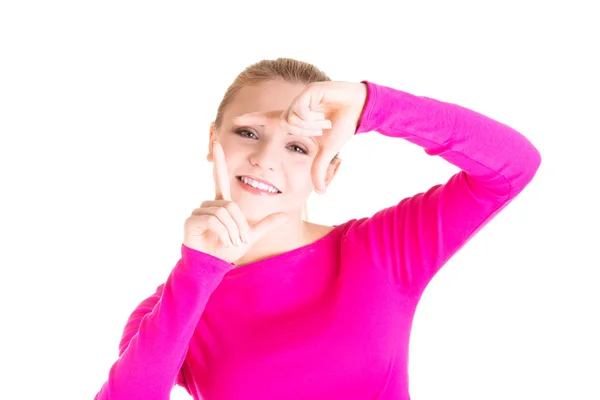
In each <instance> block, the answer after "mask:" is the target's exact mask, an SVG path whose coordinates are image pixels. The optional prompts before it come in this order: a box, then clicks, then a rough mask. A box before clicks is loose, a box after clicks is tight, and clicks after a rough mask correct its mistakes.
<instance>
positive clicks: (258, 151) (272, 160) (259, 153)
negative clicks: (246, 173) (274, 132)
mask: <svg viewBox="0 0 600 400" xmlns="http://www.w3.org/2000/svg"><path fill="white" fill-rule="evenodd" d="M280 153H281V149H278V147H277V143H276V140H265V139H263V140H262V141H261V142H260V144H259V145H258V146H256V147H254V151H253V152H252V153H251V154H250V163H252V164H253V165H256V166H257V167H260V168H261V169H265V170H270V171H276V170H277V169H278V166H279V163H280V156H281V154H280Z"/></svg>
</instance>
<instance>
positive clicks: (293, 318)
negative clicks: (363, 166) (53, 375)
mask: <svg viewBox="0 0 600 400" xmlns="http://www.w3.org/2000/svg"><path fill="white" fill-rule="evenodd" d="M365 83H366V84H367V87H368V95H367V101H366V104H365V108H364V110H363V113H362V116H361V120H360V125H359V127H358V129H357V132H356V133H357V134H358V133H362V132H370V131H377V132H379V133H381V134H383V135H386V136H390V137H395V138H402V139H405V140H407V141H409V142H411V143H414V144H416V145H418V146H421V147H423V148H424V150H425V153H426V154H428V155H430V156H434V155H439V156H440V157H442V158H444V159H445V160H446V161H448V162H450V163H452V164H454V165H456V166H457V167H459V168H460V169H461V171H459V172H457V173H456V174H454V175H453V176H451V177H450V179H449V180H448V181H447V182H446V183H444V184H439V185H435V186H433V187H431V188H429V189H428V190H427V191H426V192H423V193H418V194H415V195H414V196H412V197H408V198H404V199H402V200H401V201H400V202H399V203H398V204H396V205H393V206H392V207H389V208H386V209H383V210H381V211H379V212H377V213H375V214H374V215H373V216H371V217H369V218H361V219H352V220H350V221H347V222H345V223H343V224H341V225H337V226H336V227H335V228H334V229H333V230H332V231H331V232H330V233H328V234H327V235H326V236H324V237H323V238H321V239H319V240H317V241H316V242H314V243H311V244H308V245H306V246H303V247H300V248H297V249H295V250H292V251H290V252H287V253H285V254H281V255H277V256H274V257H271V258H268V259H264V260H261V261H257V262H254V263H251V264H247V265H243V266H240V267H237V268H234V265H232V264H230V263H228V262H226V261H223V260H221V259H219V258H216V257H213V256H211V255H209V254H206V253H203V252H200V251H196V250H193V249H190V248H188V247H186V246H185V245H183V244H182V246H181V258H180V259H179V261H178V262H177V264H176V265H175V267H174V268H173V270H172V271H171V273H170V275H169V276H168V278H167V280H166V282H165V283H163V284H161V285H160V286H158V288H157V289H156V292H155V293H154V294H153V295H151V296H150V297H148V298H147V299H145V300H144V301H142V302H141V303H140V304H139V306H138V307H137V308H136V309H135V310H134V311H133V313H132V314H131V316H130V318H129V319H128V321H127V324H126V326H125V329H124V332H123V336H122V339H121V342H120V345H119V358H118V360H117V361H116V362H115V363H114V364H113V365H112V367H111V368H110V371H109V374H108V380H107V381H106V382H105V383H104V385H103V386H102V388H101V389H100V391H99V392H98V394H97V395H96V397H95V399H96V400H109V399H110V400H136V399H140V400H154V399H155V400H159V399H168V398H169V396H170V392H171V389H172V388H173V387H174V385H176V384H179V385H181V386H183V387H184V388H185V389H186V390H187V391H188V392H189V393H190V394H191V396H192V397H193V398H194V399H204V400H217V399H218V400H233V399H236V400H237V399H246V400H249V399H312V400H317V399H327V400H331V399H379V400H384V399H390V400H391V399H394V400H398V399H401V400H408V399H410V395H409V390H408V387H409V380H408V349H409V338H410V331H411V325H412V321H413V316H414V313H415V310H416V307H417V303H418V301H419V298H420V297H421V295H422V293H423V291H424V289H425V287H426V286H427V284H428V283H429V282H430V281H431V279H432V278H433V276H434V275H435V274H436V273H437V271H438V270H439V269H440V268H441V267H442V266H443V265H444V264H445V263H446V262H447V261H448V259H449V258H450V257H452V255H454V254H455V253H456V252H457V251H458V250H459V249H460V248H461V247H462V246H463V245H464V244H465V243H466V242H467V241H468V240H470V238H471V237H473V235H474V234H475V233H477V232H478V231H479V230H480V229H481V228H482V227H483V226H485V225H486V224H487V222H489V221H490V220H491V219H492V218H493V217H494V216H495V215H497V214H498V212H499V211H500V210H502V209H503V208H504V207H506V205H507V204H509V203H510V202H511V200H512V199H514V198H515V196H517V195H518V194H519V193H520V192H521V191H522V190H523V188H524V187H525V186H526V185H527V184H528V183H529V182H530V181H531V180H532V179H533V176H534V175H535V173H536V171H537V169H538V167H539V165H540V162H541V156H540V153H539V152H538V151H537V149H536V148H535V147H534V146H533V145H532V144H531V143H530V142H529V141H528V140H527V139H526V138H525V137H524V136H523V135H522V134H520V133H519V132H517V131H515V130H514V129H512V128H510V127H508V126H507V125H504V124H502V123H499V122H497V121H494V120H492V119H490V118H488V117H486V116H484V115H481V114H479V113H477V112H474V111H471V110H469V109H467V108H464V107H461V106H458V105H456V104H452V103H445V102H441V101H438V100H434V99H431V98H428V97H421V96H415V95H412V94H409V93H406V92H403V91H400V90H396V89H393V88H389V87H385V86H381V85H376V84H373V83H371V82H366V81H365Z"/></svg>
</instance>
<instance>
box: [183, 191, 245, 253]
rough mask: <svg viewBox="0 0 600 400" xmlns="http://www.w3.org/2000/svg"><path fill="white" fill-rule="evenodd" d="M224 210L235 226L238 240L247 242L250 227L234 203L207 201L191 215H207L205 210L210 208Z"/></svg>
mask: <svg viewBox="0 0 600 400" xmlns="http://www.w3.org/2000/svg"><path fill="white" fill-rule="evenodd" d="M215 207H217V208H219V207H222V208H225V209H226V210H227V211H228V212H229V214H230V215H231V217H232V218H233V221H234V222H235V223H236V225H237V229H238V230H239V232H240V235H239V236H240V239H241V240H242V242H244V243H247V242H248V231H250V225H249V224H248V220H247V219H246V216H245V215H244V213H243V211H242V210H241V209H240V206H238V204H237V203H236V202H234V201H225V200H207V201H204V202H202V205H201V208H197V209H196V210H194V211H193V212H192V214H207V212H206V209H210V208H215Z"/></svg>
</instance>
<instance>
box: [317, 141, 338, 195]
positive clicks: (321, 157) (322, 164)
mask: <svg viewBox="0 0 600 400" xmlns="http://www.w3.org/2000/svg"><path fill="white" fill-rule="evenodd" d="M330 153H331V152H329V151H321V152H320V153H319V154H317V156H316V157H315V160H314V161H313V164H312V171H311V175H312V181H313V186H314V187H315V190H316V191H317V192H318V193H325V175H326V172H327V167H328V166H329V162H330V161H331V158H332V157H333V156H334V154H331V155H330Z"/></svg>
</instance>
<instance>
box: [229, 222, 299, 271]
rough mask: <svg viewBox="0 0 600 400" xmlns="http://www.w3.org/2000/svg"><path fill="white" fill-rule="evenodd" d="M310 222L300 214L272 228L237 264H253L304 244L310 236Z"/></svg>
mask: <svg viewBox="0 0 600 400" xmlns="http://www.w3.org/2000/svg"><path fill="white" fill-rule="evenodd" d="M308 224H309V223H307V222H305V221H303V220H302V219H301V218H300V216H297V217H296V216H294V217H293V218H290V220H289V221H288V222H286V223H285V224H283V225H280V226H278V227H277V228H274V229H272V230H271V231H269V232H267V233H266V234H265V235H264V236H263V237H262V238H260V239H259V240H258V241H256V243H254V245H253V246H252V247H251V248H250V249H249V250H248V251H247V252H246V254H244V255H243V256H242V257H241V258H240V259H239V260H237V261H236V262H235V265H236V266H238V267H239V266H242V265H246V264H251V263H253V262H256V261H259V260H263V259H265V258H268V257H273V256H276V255H278V254H282V253H285V252H288V251H290V250H293V249H296V248H298V247H301V246H303V245H304V244H306V243H307V239H308V236H309V235H308Z"/></svg>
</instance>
